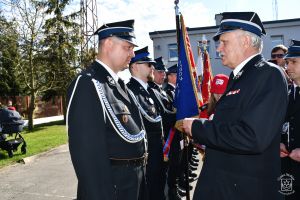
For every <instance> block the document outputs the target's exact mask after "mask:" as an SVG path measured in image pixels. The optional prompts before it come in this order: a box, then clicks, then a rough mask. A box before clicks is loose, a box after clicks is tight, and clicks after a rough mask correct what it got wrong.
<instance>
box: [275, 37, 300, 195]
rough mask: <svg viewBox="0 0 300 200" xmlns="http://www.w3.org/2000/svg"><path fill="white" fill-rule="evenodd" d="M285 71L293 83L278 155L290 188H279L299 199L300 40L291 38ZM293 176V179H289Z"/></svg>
mask: <svg viewBox="0 0 300 200" xmlns="http://www.w3.org/2000/svg"><path fill="white" fill-rule="evenodd" d="M285 60H286V61H287V73H288V75H289V78H291V79H292V81H293V83H292V84H291V85H290V86H289V105H288V110H287V113H286V118H285V120H286V122H285V123H284V125H283V133H284V134H283V135H282V143H281V144H280V156H281V157H282V159H281V161H282V162H281V164H282V166H281V167H282V169H281V171H282V175H284V174H286V175H287V177H286V178H290V181H291V182H290V184H288V185H287V186H291V187H290V190H285V191H284V188H281V192H282V193H283V194H284V195H285V199H287V200H297V199H300V89H299V87H300V41H297V40H292V45H291V46H290V47H289V48H288V52H287V54H286V55H285ZM290 175H291V177H293V179H294V180H292V179H291V177H290Z"/></svg>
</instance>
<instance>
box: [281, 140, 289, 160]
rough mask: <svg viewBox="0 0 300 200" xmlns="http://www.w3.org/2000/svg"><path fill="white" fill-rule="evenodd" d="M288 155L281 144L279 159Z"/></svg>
mask: <svg viewBox="0 0 300 200" xmlns="http://www.w3.org/2000/svg"><path fill="white" fill-rule="evenodd" d="M288 155H289V152H288V150H287V149H286V147H285V145H284V144H283V143H280V158H284V157H287V156H288Z"/></svg>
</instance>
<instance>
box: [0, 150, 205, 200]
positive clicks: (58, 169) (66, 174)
mask: <svg viewBox="0 0 300 200" xmlns="http://www.w3.org/2000/svg"><path fill="white" fill-rule="evenodd" d="M200 168H201V165H200V166H199V167H198V173H199V171H200ZM0 180H1V181H0V194H1V195H0V199H1V200H67V199H68V200H70V199H75V197H76V187H77V179H76V176H75V173H74V170H73V167H72V163H71V160H70V154H69V151H68V145H62V146H60V147H58V148H55V149H53V150H51V151H48V152H46V153H42V154H40V155H38V156H33V157H29V158H26V159H25V164H16V165H13V166H10V167H6V168H3V169H0ZM195 184H196V181H195V182H193V184H192V185H193V186H194V188H195ZM192 194H193V191H191V196H192ZM184 199H185V198H184ZM191 199H192V198H191Z"/></svg>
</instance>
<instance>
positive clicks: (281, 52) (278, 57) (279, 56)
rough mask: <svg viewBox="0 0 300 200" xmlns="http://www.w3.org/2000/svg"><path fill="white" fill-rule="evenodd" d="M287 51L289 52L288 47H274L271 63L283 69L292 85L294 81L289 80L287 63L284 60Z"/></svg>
mask: <svg viewBox="0 0 300 200" xmlns="http://www.w3.org/2000/svg"><path fill="white" fill-rule="evenodd" d="M287 51H288V49H287V47H286V46H284V45H283V44H279V45H277V46H275V47H273V49H272V50H271V59H270V60H269V61H270V62H272V63H274V64H276V65H278V66H279V67H281V69H282V71H283V72H284V74H285V77H286V79H287V81H288V84H291V83H292V81H291V79H290V78H289V76H288V74H287V73H286V61H285V59H284V56H285V54H286V53H287Z"/></svg>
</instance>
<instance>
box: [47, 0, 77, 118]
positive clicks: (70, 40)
mask: <svg viewBox="0 0 300 200" xmlns="http://www.w3.org/2000/svg"><path fill="white" fill-rule="evenodd" d="M70 2H71V1H70V0H48V1H47V2H44V6H45V7H46V12H45V13H46V14H48V15H50V16H53V17H51V18H48V19H47V20H46V23H45V25H44V26H43V28H44V30H45V31H44V35H45V39H44V41H43V46H44V49H45V51H44V55H45V58H46V59H47V68H49V69H50V71H51V73H52V77H53V78H54V84H53V87H52V88H51V90H50V91H48V92H47V94H48V95H49V94H55V95H59V96H62V97H63V108H64V113H65V111H66V109H65V108H66V98H65V97H66V90H67V87H68V86H69V84H70V82H71V80H72V79H73V78H74V77H75V75H76V73H77V70H76V69H77V67H76V66H78V67H79V64H80V63H79V62H80V60H79V59H80V56H79V45H80V39H81V36H80V24H79V23H78V22H77V21H78V18H79V16H80V12H79V11H78V12H73V13H71V14H68V15H64V12H65V10H66V8H67V6H68V5H69V4H70ZM76 20H77V21H76Z"/></svg>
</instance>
